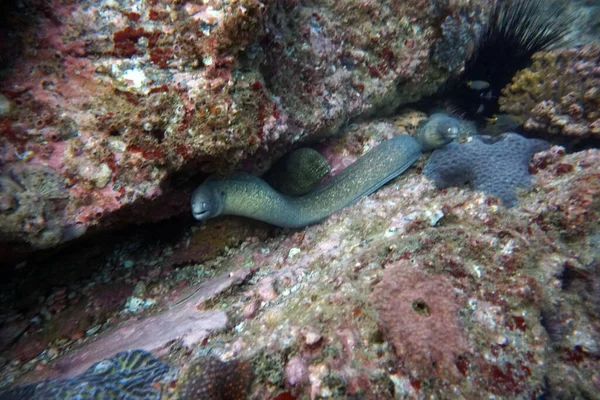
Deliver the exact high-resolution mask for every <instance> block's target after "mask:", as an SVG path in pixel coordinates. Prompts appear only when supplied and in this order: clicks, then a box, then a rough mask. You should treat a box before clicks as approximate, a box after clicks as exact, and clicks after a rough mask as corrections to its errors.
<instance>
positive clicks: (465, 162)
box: [423, 133, 549, 207]
mask: <svg viewBox="0 0 600 400" xmlns="http://www.w3.org/2000/svg"><path fill="white" fill-rule="evenodd" d="M548 148H549V144H548V143H547V142H545V141H543V140H539V139H527V138H525V137H523V136H520V135H517V134H516V133H505V134H503V135H501V136H499V137H496V138H493V137H490V136H474V137H473V138H472V140H471V141H469V142H467V143H450V144H449V145H447V146H446V147H444V148H442V149H438V150H436V151H435V152H434V153H433V154H432V155H431V157H430V159H429V162H428V163H427V166H426V167H425V170H424V171H423V172H424V173H425V175H427V177H429V178H430V179H433V180H434V181H435V184H436V186H437V187H438V188H446V187H449V186H454V185H459V184H464V183H467V182H469V183H471V185H472V186H473V189H475V190H482V191H484V192H487V193H489V194H492V195H494V196H497V197H498V198H500V199H501V200H502V202H503V203H504V205H505V206H507V207H513V206H515V205H516V204H517V203H518V199H517V194H516V189H517V188H528V187H529V185H530V181H531V178H530V175H529V168H528V164H529V161H530V160H531V157H532V156H533V154H535V153H537V152H540V151H542V150H546V149H548Z"/></svg>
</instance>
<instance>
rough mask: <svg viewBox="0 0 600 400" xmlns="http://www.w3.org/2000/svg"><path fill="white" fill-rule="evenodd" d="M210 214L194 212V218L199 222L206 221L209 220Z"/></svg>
mask: <svg viewBox="0 0 600 400" xmlns="http://www.w3.org/2000/svg"><path fill="white" fill-rule="evenodd" d="M208 214H209V213H208V210H198V211H194V218H196V219H197V220H205V219H206V218H208Z"/></svg>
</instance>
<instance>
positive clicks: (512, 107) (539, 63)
mask: <svg viewBox="0 0 600 400" xmlns="http://www.w3.org/2000/svg"><path fill="white" fill-rule="evenodd" d="M533 60H534V62H533V65H532V66H531V67H529V68H527V69H524V70H523V71H521V72H519V73H518V74H517V75H516V76H515V77H514V79H513V82H512V83H511V84H510V85H508V86H507V87H506V88H505V89H504V91H503V92H502V97H501V98H500V99H499V103H500V108H501V110H502V111H503V112H507V113H510V114H512V115H515V116H519V117H521V118H522V119H523V120H526V122H525V129H527V130H531V131H536V132H544V133H545V134H550V135H557V134H561V135H566V136H571V137H586V136H593V137H596V138H598V137H600V111H598V110H599V109H600V75H599V69H598V63H599V62H600V46H598V45H595V44H594V45H586V46H583V47H582V48H580V49H567V50H556V51H551V52H542V53H537V54H536V55H534V56H533Z"/></svg>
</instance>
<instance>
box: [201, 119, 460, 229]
mask: <svg viewBox="0 0 600 400" xmlns="http://www.w3.org/2000/svg"><path fill="white" fill-rule="evenodd" d="M459 124H460V123H459V121H458V120H457V119H455V118H451V117H448V116H446V115H443V114H434V115H432V116H431V117H430V118H429V119H428V120H427V123H425V124H424V125H423V126H421V127H420V129H419V130H418V131H417V132H416V134H415V136H414V137H412V136H409V135H398V136H395V137H393V138H392V139H389V140H386V141H385V142H383V143H381V144H380V145H378V146H376V147H375V148H373V149H372V150H370V151H369V152H367V153H365V154H364V155H363V156H361V157H360V158H359V159H358V160H356V161H355V162H354V163H353V164H351V165H350V166H348V167H347V168H345V169H344V170H342V171H341V172H340V173H339V174H337V175H335V176H333V177H332V178H331V179H329V180H327V181H325V182H323V183H321V184H319V185H317V186H316V187H314V188H313V189H312V190H310V191H309V192H308V193H306V194H304V195H301V196H296V197H293V196H287V195H284V194H282V193H280V192H278V191H276V190H275V189H273V188H272V187H271V186H269V185H268V184H267V183H266V182H265V181H264V180H263V179H261V178H258V177H256V176H253V175H250V174H245V173H235V174H233V175H232V176H230V177H228V178H225V179H219V178H216V177H210V178H208V179H207V180H206V181H205V182H204V183H202V184H201V185H200V186H199V187H198V188H197V189H196V190H195V191H194V193H193V194H192V199H191V207H192V214H193V215H194V218H196V219H197V220H199V221H205V220H208V219H210V218H214V217H216V216H219V215H238V216H243V217H248V218H253V219H257V220H260V221H264V222H267V223H269V224H272V225H276V226H279V227H283V228H300V227H304V226H307V225H311V224H314V223H317V222H320V221H323V220H324V219H326V218H327V217H329V216H330V215H331V214H333V213H334V212H336V211H339V210H341V209H343V208H345V207H348V206H349V205H351V204H353V203H355V202H356V201H358V200H359V199H360V198H361V197H363V196H368V195H369V194H371V193H373V192H374V191H376V190H377V189H379V188H380V187H381V186H383V185H384V184H386V183H387V182H389V181H390V180H392V179H394V178H395V177H397V176H398V175H400V174H401V173H403V172H404V171H405V170H406V169H407V168H408V167H410V166H411V165H412V164H413V163H414V162H415V161H416V160H417V159H418V158H419V157H420V155H421V153H422V152H423V151H429V150H432V149H435V148H438V147H441V146H443V145H445V144H447V143H449V142H451V141H452V140H454V139H455V138H457V137H458V135H459V133H460V125H459Z"/></svg>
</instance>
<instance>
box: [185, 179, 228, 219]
mask: <svg viewBox="0 0 600 400" xmlns="http://www.w3.org/2000/svg"><path fill="white" fill-rule="evenodd" d="M223 205H224V202H223V196H222V193H221V192H220V191H219V190H218V188H217V187H216V186H215V185H213V184H212V182H204V183H203V184H202V185H200V186H199V187H198V188H197V189H196V190H194V193H192V200H191V206H192V214H193V215H194V218H196V219H197V220H198V221H206V220H208V219H210V218H213V217H216V216H218V215H220V214H221V212H222V211H223Z"/></svg>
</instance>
